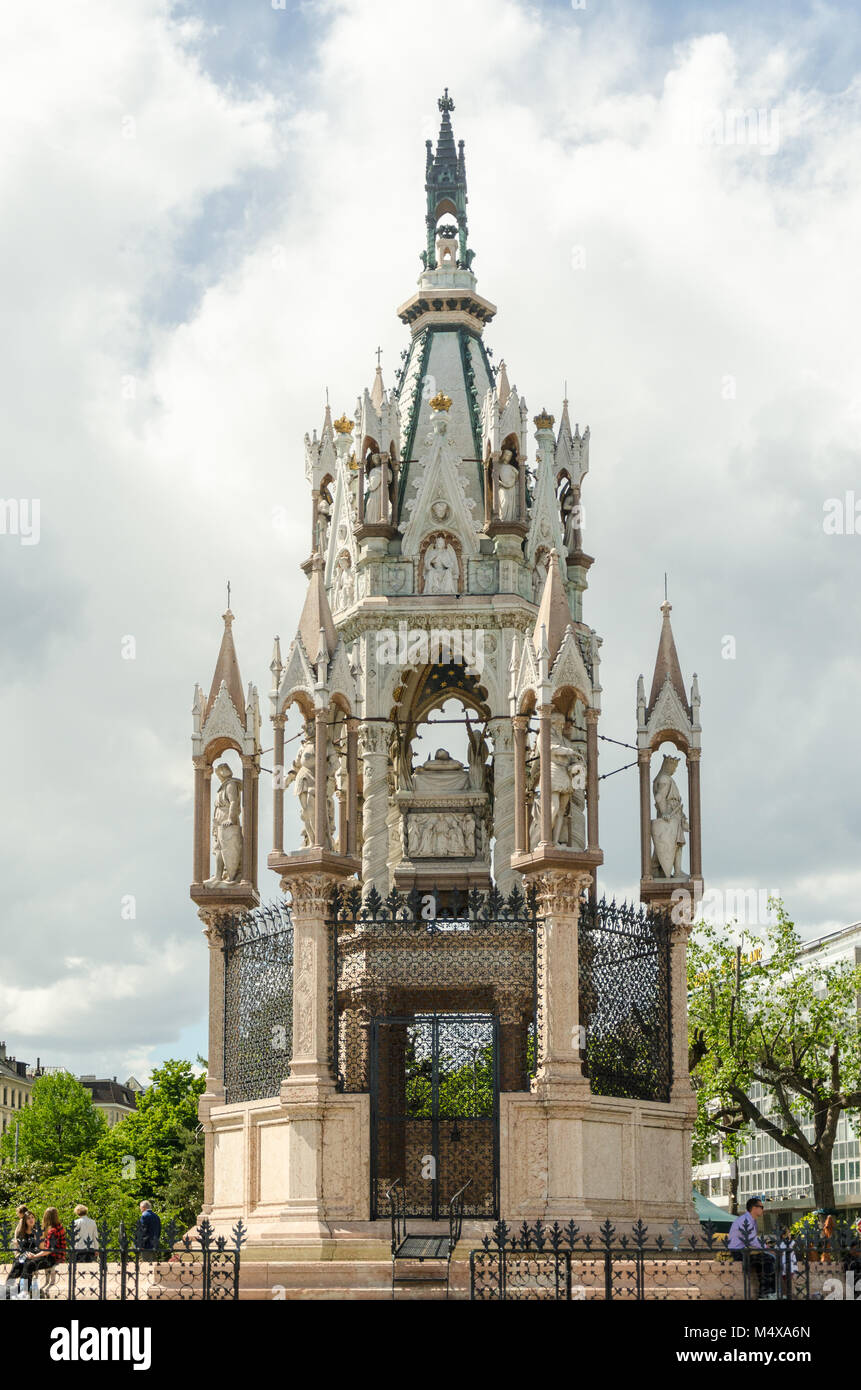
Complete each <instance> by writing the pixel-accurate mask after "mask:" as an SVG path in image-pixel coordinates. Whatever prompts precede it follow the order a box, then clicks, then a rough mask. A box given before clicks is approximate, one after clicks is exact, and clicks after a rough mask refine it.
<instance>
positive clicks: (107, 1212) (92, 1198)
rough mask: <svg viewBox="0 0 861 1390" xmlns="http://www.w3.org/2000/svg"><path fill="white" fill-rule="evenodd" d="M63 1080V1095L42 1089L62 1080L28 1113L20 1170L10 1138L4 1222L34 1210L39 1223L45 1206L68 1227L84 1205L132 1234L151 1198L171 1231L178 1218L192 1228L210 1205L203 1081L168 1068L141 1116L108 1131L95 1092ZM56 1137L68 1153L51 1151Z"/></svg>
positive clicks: (140, 1108) (143, 1097)
mask: <svg viewBox="0 0 861 1390" xmlns="http://www.w3.org/2000/svg"><path fill="white" fill-rule="evenodd" d="M63 1075H64V1076H65V1077H66V1084H64V1085H63V1086H57V1085H52V1086H44V1085H43V1084H42V1083H43V1082H45V1081H47V1082H52V1083H56V1082H57V1081H58V1080H60V1077H54V1076H51V1077H43V1078H40V1079H39V1081H37V1082H35V1083H34V1086H33V1091H32V1095H33V1103H32V1105H31V1106H30V1107H28V1108H27V1109H25V1110H22V1111H21V1117H22V1121H23V1120H24V1118H25V1117H27V1119H28V1120H29V1121H30V1127H28V1129H27V1147H26V1148H25V1147H24V1143H23V1132H22V1135H20V1136H19V1163H18V1165H17V1167H13V1166H12V1165H11V1163H10V1162H9V1158H10V1157H11V1153H12V1148H11V1145H9V1144H8V1143H7V1142H6V1141H8V1138H9V1135H8V1133H7V1135H4V1144H3V1149H2V1153H3V1156H4V1158H5V1159H6V1160H7V1161H6V1162H4V1163H2V1164H0V1219H2V1218H5V1219H7V1220H12V1219H13V1218H14V1211H15V1208H16V1206H18V1204H19V1203H21V1202H26V1203H27V1205H28V1206H29V1207H31V1208H32V1209H33V1210H34V1211H35V1212H36V1213H37V1215H38V1216H41V1215H42V1212H43V1211H44V1209H45V1207H47V1206H56V1207H58V1208H59V1210H60V1213H61V1217H62V1219H63V1221H64V1222H70V1221H71V1219H72V1210H73V1208H74V1207H75V1206H76V1205H77V1204H78V1203H79V1202H83V1203H85V1205H86V1206H87V1207H89V1211H90V1215H91V1216H93V1217H94V1218H95V1219H96V1221H98V1222H100V1223H101V1222H102V1221H106V1222H107V1224H108V1226H109V1228H110V1229H111V1231H112V1232H113V1233H114V1234H116V1231H117V1228H118V1226H119V1223H120V1221H123V1222H124V1223H125V1225H126V1228H127V1230H128V1231H129V1233H131V1232H132V1231H134V1228H135V1225H136V1223H137V1220H138V1217H139V1215H140V1212H139V1209H138V1203H139V1202H140V1201H141V1200H142V1199H143V1198H144V1197H147V1198H149V1199H150V1200H151V1201H152V1203H153V1205H154V1206H155V1208H156V1209H157V1210H158V1212H159V1214H160V1215H161V1217H162V1221H163V1222H164V1223H165V1224H166V1223H167V1222H168V1221H169V1220H170V1219H171V1218H173V1219H175V1220H176V1222H177V1224H178V1225H180V1226H182V1227H188V1226H191V1225H192V1224H193V1223H194V1221H195V1220H196V1218H197V1216H198V1214H199V1212H200V1207H201V1204H202V1202H203V1136H202V1134H201V1133H200V1132H199V1128H200V1127H199V1125H198V1121H197V1100H198V1097H199V1096H200V1095H201V1093H202V1092H203V1090H204V1087H205V1084H206V1082H205V1078H204V1077H203V1076H197V1075H195V1073H194V1070H193V1068H192V1065H191V1063H190V1062H187V1061H175V1060H169V1061H167V1062H165V1063H164V1064H163V1065H162V1066H161V1067H157V1068H156V1069H155V1070H154V1071H153V1073H152V1080H151V1084H150V1086H149V1088H148V1089H147V1090H146V1091H144V1092H142V1093H141V1094H139V1095H138V1097H137V1109H136V1110H135V1111H133V1112H132V1114H130V1115H128V1116H126V1118H125V1119H123V1120H120V1121H119V1123H118V1124H116V1125H114V1127H113V1129H108V1128H107V1125H106V1123H105V1120H104V1117H103V1116H102V1114H101V1112H99V1111H98V1110H95V1109H94V1107H93V1105H92V1098H91V1096H90V1093H89V1091H87V1090H86V1088H85V1087H82V1086H81V1085H80V1083H79V1082H77V1081H76V1080H75V1078H74V1077H70V1076H68V1075H67V1074H63ZM68 1082H72V1083H73V1085H71V1086H70V1085H68V1084H67V1083H68ZM75 1088H77V1090H76V1089H75ZM77 1091H82V1092H83V1093H84V1096H85V1097H86V1100H87V1102H88V1103H89V1108H90V1110H91V1111H93V1113H94V1114H95V1116H96V1122H95V1124H93V1123H92V1121H88V1120H87V1118H86V1107H84V1106H83V1105H82V1104H81V1101H80V1097H79V1096H78V1094H77ZM82 1117H83V1118H82ZM55 1135H59V1136H60V1138H61V1139H62V1141H63V1145H64V1147H63V1149H62V1150H52V1149H51V1147H50V1143H51V1139H52V1137H53V1136H55ZM79 1145H80V1146H81V1147H80V1148H79V1147H78V1146H79ZM84 1145H86V1147H84ZM73 1150H77V1151H76V1152H73ZM22 1155H23V1156H24V1158H23V1160H22Z"/></svg>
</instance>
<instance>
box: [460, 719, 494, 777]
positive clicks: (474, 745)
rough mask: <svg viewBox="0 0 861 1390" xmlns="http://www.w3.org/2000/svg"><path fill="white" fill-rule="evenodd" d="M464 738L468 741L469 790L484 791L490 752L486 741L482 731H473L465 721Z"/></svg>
mask: <svg viewBox="0 0 861 1390" xmlns="http://www.w3.org/2000/svg"><path fill="white" fill-rule="evenodd" d="M466 736H467V738H468V739H469V753H468V755H467V761H468V763H469V789H470V791H474V792H483V791H485V789H486V787H485V782H486V776H487V755H488V752H489V751H490V750H489V749H488V746H487V739H486V738H485V737H484V731H483V730H482V729H480V728H479V729H473V727H472V725H471V724H470V723H469V721H467V725H466Z"/></svg>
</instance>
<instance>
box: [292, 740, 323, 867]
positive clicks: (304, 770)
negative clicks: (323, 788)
mask: <svg viewBox="0 0 861 1390" xmlns="http://www.w3.org/2000/svg"><path fill="white" fill-rule="evenodd" d="M314 767H315V752H314V737H313V735H312V734H306V736H305V738H304V739H303V741H302V746H301V748H300V749H299V752H298V753H297V755H296V761H295V762H294V764H293V766H292V768H291V769H290V771H289V772H288V773H287V776H286V778H285V779H284V786H285V787H289V786H290V783H291V782H295V784H296V785H295V787H294V791H295V792H296V796H297V798H298V801H299V813H300V815H301V817H302V844H303V847H304V848H306V849H307V848H308V846H310V845H313V843H314V836H315V816H316V784H315V773H314Z"/></svg>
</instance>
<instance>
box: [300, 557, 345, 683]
mask: <svg viewBox="0 0 861 1390" xmlns="http://www.w3.org/2000/svg"><path fill="white" fill-rule="evenodd" d="M299 636H300V637H301V639H302V645H303V647H304V648H305V653H306V655H307V656H308V657H309V658H310V659H311V661H316V660H317V658H318V654H319V650H320V646H321V643H322V644H323V645H324V646H325V647H326V648H327V650H328V655H329V656H330V657H331V656H332V654H333V652H334V650H335V647H336V646H337V645H338V634H337V632H336V631H335V620H334V618H333V617H332V610H331V608H330V607H329V600H328V598H327V597H326V586H325V584H324V583H323V561H322V560H321V558H320V556H319V555H315V556H314V559H313V561H312V564H311V579H310V583H309V584H308V592H307V594H306V595H305V605H304V607H303V609H302V616H301V617H300V619H299Z"/></svg>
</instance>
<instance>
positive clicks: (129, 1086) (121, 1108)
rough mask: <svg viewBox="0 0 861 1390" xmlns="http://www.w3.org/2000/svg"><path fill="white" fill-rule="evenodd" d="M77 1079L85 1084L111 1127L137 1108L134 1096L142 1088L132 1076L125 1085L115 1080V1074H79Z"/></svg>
mask: <svg viewBox="0 0 861 1390" xmlns="http://www.w3.org/2000/svg"><path fill="white" fill-rule="evenodd" d="M78 1080H79V1081H80V1083H81V1085H82V1086H86V1088H87V1090H88V1091H89V1092H90V1095H91V1096H92V1098H93V1105H94V1106H95V1107H96V1109H97V1110H101V1112H102V1114H103V1115H104V1117H105V1119H106V1120H107V1122H108V1125H109V1126H110V1127H111V1129H112V1128H113V1127H114V1125H115V1124H118V1123H119V1121H120V1120H124V1119H125V1118H126V1116H127V1115H131V1114H132V1112H133V1111H134V1110H136V1109H137V1101H136V1096H137V1093H138V1092H139V1091H140V1090H141V1089H142V1088H141V1085H140V1082H139V1081H136V1080H135V1078H134V1077H133V1076H130V1077H129V1079H128V1081H127V1082H126V1083H125V1085H122V1083H121V1082H119V1081H117V1078H116V1077H115V1076H113V1077H96V1076H92V1075H89V1076H79V1077H78Z"/></svg>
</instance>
